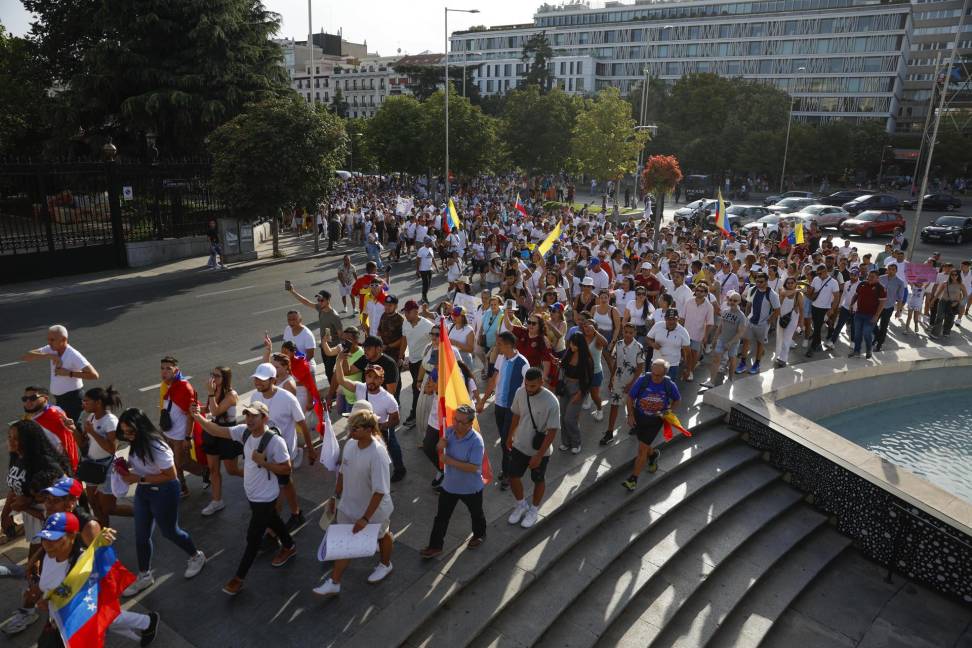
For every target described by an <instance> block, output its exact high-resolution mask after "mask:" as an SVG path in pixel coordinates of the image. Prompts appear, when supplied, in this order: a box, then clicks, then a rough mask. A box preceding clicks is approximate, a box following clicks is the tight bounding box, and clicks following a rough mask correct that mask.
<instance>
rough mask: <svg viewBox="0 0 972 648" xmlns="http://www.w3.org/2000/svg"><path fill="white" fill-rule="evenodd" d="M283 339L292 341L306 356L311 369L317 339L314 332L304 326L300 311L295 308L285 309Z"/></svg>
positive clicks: (313, 366)
mask: <svg viewBox="0 0 972 648" xmlns="http://www.w3.org/2000/svg"><path fill="white" fill-rule="evenodd" d="M283 341H284V342H293V343H294V346H296V347H297V350H298V351H300V352H301V353H303V354H304V355H305V356H307V361H308V362H309V363H310V366H311V369H312V370H313V369H315V368H316V365H315V363H314V350H315V349H316V348H317V340H315V339H314V333H313V332H311V330H310V329H309V328H307V327H306V326H304V320H303V318H301V316H300V313H298V312H297V311H295V310H292V311H287V326H286V327H284V330H283Z"/></svg>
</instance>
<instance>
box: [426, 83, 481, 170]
mask: <svg viewBox="0 0 972 648" xmlns="http://www.w3.org/2000/svg"><path fill="white" fill-rule="evenodd" d="M422 113H423V128H422V131H421V133H422V137H423V138H424V139H425V140H426V146H427V149H426V150H427V151H428V163H429V165H430V166H431V167H432V168H433V169H436V170H437V169H440V168H442V165H443V164H444V163H445V93H444V92H442V91H441V90H439V91H437V92H436V93H435V94H433V95H432V96H431V97H429V98H428V99H427V100H425V101H424V102H423V103H422ZM496 131H497V125H496V120H495V119H493V118H491V117H487V116H486V115H484V114H483V113H482V111H481V110H480V109H479V107H477V106H473V105H472V104H471V103H470V102H469V99H466V98H464V97H462V96H461V95H459V94H456V91H455V89H454V88H453V89H452V91H451V93H450V94H449V165H450V166H451V169H450V170H451V171H452V173H454V174H456V175H476V174H479V173H483V172H485V171H488V170H490V169H491V168H493V166H494V162H495V161H496V160H497V157H498V156H499V154H500V148H499V142H498V138H497V136H496Z"/></svg>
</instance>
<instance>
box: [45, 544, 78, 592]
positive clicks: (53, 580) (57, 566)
mask: <svg viewBox="0 0 972 648" xmlns="http://www.w3.org/2000/svg"><path fill="white" fill-rule="evenodd" d="M70 567H71V561H70V560H64V561H62V562H58V561H57V560H55V559H54V558H52V557H51V556H48V555H47V554H46V553H45V554H44V563H43V564H42V565H41V574H40V581H38V583H37V586H38V587H39V588H40V590H41V591H42V592H44V593H45V594H47V593H48V592H50V591H51V590H53V589H56V588H57V587H59V586H60V585H61V583H63V582H64V579H65V578H67V575H68V569H69V568H70Z"/></svg>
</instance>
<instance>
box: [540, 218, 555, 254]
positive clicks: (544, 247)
mask: <svg viewBox="0 0 972 648" xmlns="http://www.w3.org/2000/svg"><path fill="white" fill-rule="evenodd" d="M559 238H560V221H557V226H556V227H554V228H553V229H552V230H550V233H549V234H547V238H545V239H543V243H541V244H540V247H539V250H540V255H541V256H546V254H547V252H549V251H550V248H552V247H553V244H554V243H556V242H557V239H559Z"/></svg>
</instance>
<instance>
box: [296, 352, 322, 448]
mask: <svg viewBox="0 0 972 648" xmlns="http://www.w3.org/2000/svg"><path fill="white" fill-rule="evenodd" d="M290 373H291V374H293V376H294V378H295V379H296V380H297V383H298V384H300V385H302V386H303V387H304V389H306V390H307V393H308V395H310V397H311V406H312V407H313V408H314V414H316V415H317V432H318V433H319V434H320V435H321V438H323V437H324V403H323V402H322V401H321V394H320V392H318V391H317V378H316V376H314V372H313V371H311V365H310V362H308V361H307V356H305V355H304V354H303V353H300V352H299V351H298V352H297V353H295V354H294V359H293V360H291V362H290Z"/></svg>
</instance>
